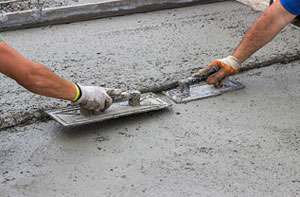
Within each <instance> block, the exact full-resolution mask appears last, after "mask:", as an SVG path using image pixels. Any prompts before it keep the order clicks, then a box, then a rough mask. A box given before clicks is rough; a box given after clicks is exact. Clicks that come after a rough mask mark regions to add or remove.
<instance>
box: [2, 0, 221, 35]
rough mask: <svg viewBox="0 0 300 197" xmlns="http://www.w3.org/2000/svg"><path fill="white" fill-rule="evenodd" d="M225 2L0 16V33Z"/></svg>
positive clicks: (185, 0) (113, 4) (162, 1)
mask: <svg viewBox="0 0 300 197" xmlns="http://www.w3.org/2000/svg"><path fill="white" fill-rule="evenodd" d="M216 1H224V0H138V1H137V0H108V1H104V2H97V3H91V2H90V3H89V2H86V4H77V5H73V6H61V7H58V8H50V9H42V8H41V9H34V10H28V11H24V12H14V13H7V14H3V15H0V29H1V30H2V31H5V30H16V29H24V28H29V27H41V26H47V25H54V24H66V23H71V22H78V21H86V20H92V19H99V18H106V17H114V16H122V15H128V14H134V13H144V12H149V11H156V10H163V9H170V8H178V7H179V8H180V7H182V6H191V5H196V4H207V3H212V2H216Z"/></svg>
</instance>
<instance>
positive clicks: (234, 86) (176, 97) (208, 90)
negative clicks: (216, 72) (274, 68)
mask: <svg viewBox="0 0 300 197" xmlns="http://www.w3.org/2000/svg"><path fill="white" fill-rule="evenodd" d="M242 88H245V86H244V85H242V84H241V83H239V82H233V81H229V83H228V84H226V85H224V86H223V87H221V88H215V87H214V86H213V85H208V84H207V83H206V82H201V83H199V84H196V85H193V86H190V93H189V94H184V93H182V92H181V91H180V90H178V88H174V89H171V90H168V91H164V92H163V93H164V94H165V95H166V96H167V97H168V98H170V99H172V100H173V101H175V102H176V103H187V102H190V101H194V100H198V99H204V98H209V97H214V96H219V95H221V94H223V93H225V92H230V91H235V90H239V89H242Z"/></svg>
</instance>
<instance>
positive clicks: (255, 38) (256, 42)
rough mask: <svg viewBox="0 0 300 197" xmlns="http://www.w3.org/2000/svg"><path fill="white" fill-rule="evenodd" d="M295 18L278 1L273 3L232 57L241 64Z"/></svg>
mask: <svg viewBox="0 0 300 197" xmlns="http://www.w3.org/2000/svg"><path fill="white" fill-rule="evenodd" d="M295 17H296V16H295V15H292V14H291V13H289V12H288V11H287V10H286V9H285V8H284V7H283V6H282V5H281V3H280V2H279V1H276V2H275V3H273V4H272V5H271V6H270V7H269V8H268V9H267V10H266V11H265V12H264V13H263V14H262V15H261V16H260V17H259V18H258V19H257V21H256V22H255V23H254V24H253V26H252V27H251V28H250V29H249V31H248V32H247V34H246V35H245V37H244V38H243V40H242V42H241V43H240V44H239V46H238V47H237V49H236V50H235V51H234V53H233V56H234V57H236V58H237V59H238V60H239V61H240V62H241V63H242V62H244V61H245V60H246V59H248V58H249V57H250V56H251V55H252V54H254V53H255V52H256V51H257V50H259V49H260V48H262V47H263V46H264V45H266V44H267V43H268V42H270V41H271V40H272V39H273V38H274V37H275V36H276V35H277V34H278V33H279V32H280V31H281V30H282V29H283V28H284V27H285V26H286V25H287V24H289V23H290V22H291V21H292V20H293V19H294V18H295Z"/></svg>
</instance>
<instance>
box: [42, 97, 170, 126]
mask: <svg viewBox="0 0 300 197" xmlns="http://www.w3.org/2000/svg"><path fill="white" fill-rule="evenodd" d="M112 100H113V104H112V105H111V107H110V108H109V109H107V110H105V111H101V112H98V113H94V112H91V111H86V110H83V109H82V108H80V106H70V107H67V108H64V109H59V110H51V111H47V112H46V113H47V114H48V115H49V116H51V117H52V118H53V119H55V120H56V121H57V122H59V123H61V124H62V125H64V126H76V125H84V124H89V123H94V122H100V121H104V120H108V119H114V118H118V117H122V116H129V115H133V114H139V113H144V112H149V111H155V110H160V109H164V108H166V107H169V106H171V105H172V104H170V103H169V102H167V101H163V100H162V99H160V98H159V97H158V96H157V95H155V94H153V93H146V94H141V93H140V92H139V91H132V92H123V93H122V94H121V95H118V96H112Z"/></svg>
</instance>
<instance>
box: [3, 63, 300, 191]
mask: <svg viewBox="0 0 300 197" xmlns="http://www.w3.org/2000/svg"><path fill="white" fill-rule="evenodd" d="M237 78H238V80H241V81H243V83H244V84H245V85H246V89H243V90H240V91H237V92H232V93H227V94H224V95H222V96H220V97H214V98H210V99H206V100H200V101H195V102H191V103H188V104H182V105H174V106H173V107H172V108H171V109H169V110H165V111H160V112H155V113H148V114H141V115H136V116H132V117H127V118H122V119H117V120H110V121H106V122H103V123H97V124H93V125H88V126H84V127H74V128H68V129H66V128H63V127H62V126H61V125H59V124H58V123H56V122H54V121H49V122H46V123H38V124H32V125H30V126H25V127H15V128H13V129H9V130H6V131H2V132H0V164H1V165H0V174H1V176H0V191H1V196H3V197H16V196H17V197H23V196H26V197H27V196H31V197H40V196H44V197H50V196H51V197H54V196H55V197H56V196H57V197H60V196H66V197H74V196H79V197H81V196H92V197H94V196H99V197H102V196H103V197H107V196H130V197H135V196H137V197H141V196H157V197H160V196H172V197H173V196H174V197H177V196H178V197H182V196H203V197H206V196H217V197H218V196H220V197H224V196H272V197H282V196H299V194H300V190H299V188H300V174H299V172H300V165H299V160H300V131H299V128H300V121H299V120H300V113H299V107H300V106H299V98H300V87H299V84H300V62H299V61H297V62H293V63H289V64H287V65H281V64H276V65H274V66H272V67H266V68H261V69H254V70H251V71H247V72H244V73H242V74H240V75H238V76H237Z"/></svg>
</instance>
